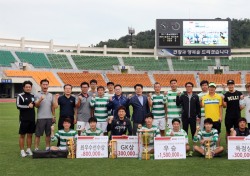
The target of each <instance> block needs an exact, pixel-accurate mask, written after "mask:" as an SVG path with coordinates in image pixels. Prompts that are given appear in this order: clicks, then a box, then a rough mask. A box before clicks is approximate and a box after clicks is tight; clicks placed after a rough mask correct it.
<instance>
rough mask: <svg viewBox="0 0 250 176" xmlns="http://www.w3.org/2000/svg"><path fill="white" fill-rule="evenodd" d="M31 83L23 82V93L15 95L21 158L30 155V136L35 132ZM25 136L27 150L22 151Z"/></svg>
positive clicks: (33, 99)
mask: <svg viewBox="0 0 250 176" xmlns="http://www.w3.org/2000/svg"><path fill="white" fill-rule="evenodd" d="M32 85H33V84H32V82H31V81H24V82H23V84H22V86H23V93H21V94H18V95H17V99H16V106H17V109H19V134H20V136H19V147H20V150H21V157H26V156H27V154H28V155H32V154H33V153H32V151H31V145H32V135H33V133H34V132H35V129H36V124H35V109H34V104H35V103H34V101H35V98H34V95H33V94H32V93H31V91H32ZM25 136H26V143H27V150H26V152H25V151H24V141H25Z"/></svg>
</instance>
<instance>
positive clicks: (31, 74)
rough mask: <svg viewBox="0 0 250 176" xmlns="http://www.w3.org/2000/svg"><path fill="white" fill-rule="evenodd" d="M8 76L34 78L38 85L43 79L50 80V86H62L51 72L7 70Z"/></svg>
mask: <svg viewBox="0 0 250 176" xmlns="http://www.w3.org/2000/svg"><path fill="white" fill-rule="evenodd" d="M4 72H5V74H6V76H9V77H32V78H33V79H34V80H35V81H36V83H37V84H40V81H41V80H42V79H45V78H46V79H48V80H49V85H50V86H52V87H57V86H61V84H60V82H59V81H58V80H57V79H56V77H55V75H54V74H53V73H52V72H50V71H22V70H5V71H4Z"/></svg>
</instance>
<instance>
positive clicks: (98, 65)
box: [71, 55, 119, 70]
mask: <svg viewBox="0 0 250 176" xmlns="http://www.w3.org/2000/svg"><path fill="white" fill-rule="evenodd" d="M71 57H72V59H73V60H74V62H75V64H76V66H77V68H78V69H79V70H114V68H113V65H119V61H118V58H117V57H109V56H80V55H72V56H71Z"/></svg>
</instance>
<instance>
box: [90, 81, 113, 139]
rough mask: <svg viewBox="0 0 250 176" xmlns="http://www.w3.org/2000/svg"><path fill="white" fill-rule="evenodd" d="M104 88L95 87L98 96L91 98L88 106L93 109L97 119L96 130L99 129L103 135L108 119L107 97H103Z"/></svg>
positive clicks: (105, 131) (105, 132)
mask: <svg viewBox="0 0 250 176" xmlns="http://www.w3.org/2000/svg"><path fill="white" fill-rule="evenodd" d="M104 91H105V88H104V87H103V86H98V87H97V94H98V96H97V97H95V96H93V97H92V99H91V102H90V106H91V107H93V108H94V117H95V118H96V119H97V128H100V129H101V130H102V131H103V132H104V135H107V118H108V102H109V99H108V97H105V96H104Z"/></svg>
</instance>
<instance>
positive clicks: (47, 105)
mask: <svg viewBox="0 0 250 176" xmlns="http://www.w3.org/2000/svg"><path fill="white" fill-rule="evenodd" d="M40 87H41V91H40V92H38V93H37V94H35V106H36V107H37V122H36V132H35V136H36V138H35V150H38V148H39V144H40V137H41V136H43V133H44V132H45V135H46V137H45V145H46V150H49V149H50V134H51V126H52V123H55V122H56V117H55V109H54V106H53V104H54V101H53V100H54V99H53V95H52V94H51V93H49V92H48V88H49V80H47V79H43V80H41V81H40Z"/></svg>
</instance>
